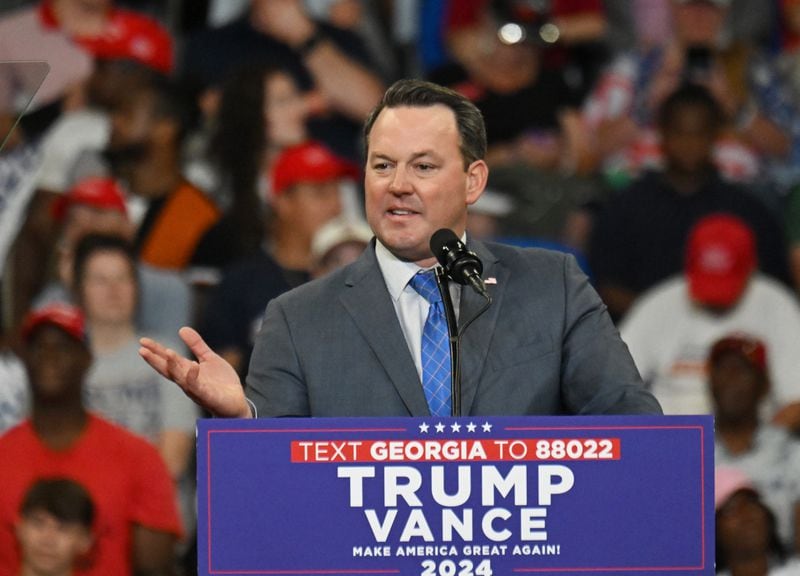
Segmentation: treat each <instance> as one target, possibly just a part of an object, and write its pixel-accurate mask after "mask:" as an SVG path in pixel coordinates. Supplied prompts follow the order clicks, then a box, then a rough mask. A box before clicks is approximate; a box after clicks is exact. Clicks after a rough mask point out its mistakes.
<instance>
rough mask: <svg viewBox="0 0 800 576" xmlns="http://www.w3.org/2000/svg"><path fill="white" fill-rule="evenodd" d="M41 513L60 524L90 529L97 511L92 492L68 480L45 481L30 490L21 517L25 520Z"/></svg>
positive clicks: (37, 482) (21, 509)
mask: <svg viewBox="0 0 800 576" xmlns="http://www.w3.org/2000/svg"><path fill="white" fill-rule="evenodd" d="M40 510H41V511H44V512H47V513H48V514H51V515H52V516H54V517H55V518H57V519H58V520H60V521H61V522H69V523H75V524H80V525H81V526H85V527H86V528H91V526H92V522H94V515H95V507H94V502H92V498H91V496H89V492H88V491H87V490H86V488H84V487H83V486H81V485H80V484H78V483H77V482H75V481H74V480H70V479H69V478H42V479H40V480H37V481H36V482H34V483H33V484H32V485H31V486H30V487H29V488H28V490H27V492H26V493H25V497H24V498H23V500H22V504H21V505H20V510H19V512H20V515H21V516H23V517H25V516H29V515H31V514H33V513H34V512H37V511H40Z"/></svg>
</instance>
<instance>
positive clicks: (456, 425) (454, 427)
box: [450, 422, 461, 432]
mask: <svg viewBox="0 0 800 576" xmlns="http://www.w3.org/2000/svg"><path fill="white" fill-rule="evenodd" d="M450 430H452V431H453V432H461V424H459V423H458V422H453V423H452V424H450Z"/></svg>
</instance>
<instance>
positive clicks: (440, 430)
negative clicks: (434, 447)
mask: <svg viewBox="0 0 800 576" xmlns="http://www.w3.org/2000/svg"><path fill="white" fill-rule="evenodd" d="M436 432H437V433H441V432H444V424H442V423H441V422H439V423H438V424H437V425H436Z"/></svg>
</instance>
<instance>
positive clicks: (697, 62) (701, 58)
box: [684, 45, 711, 82]
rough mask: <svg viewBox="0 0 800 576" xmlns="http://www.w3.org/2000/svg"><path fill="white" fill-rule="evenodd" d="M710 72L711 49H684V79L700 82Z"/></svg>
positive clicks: (698, 47) (703, 46)
mask: <svg viewBox="0 0 800 576" xmlns="http://www.w3.org/2000/svg"><path fill="white" fill-rule="evenodd" d="M710 72H711V48H709V47H708V46H706V45H695V46H689V47H688V48H687V49H686V63H685V67H684V77H685V78H686V79H687V80H689V81H693V82H702V81H704V80H706V79H707V78H708V75H709V73H710Z"/></svg>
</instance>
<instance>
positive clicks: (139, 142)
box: [106, 91, 156, 180]
mask: <svg viewBox="0 0 800 576" xmlns="http://www.w3.org/2000/svg"><path fill="white" fill-rule="evenodd" d="M153 106H154V103H153V95H152V94H150V93H148V92H147V91H136V92H134V93H130V94H128V95H127V96H126V97H124V98H122V99H121V101H120V102H118V103H117V105H116V106H115V107H114V109H113V110H112V112H111V135H110V137H109V143H108V146H107V148H106V155H107V157H108V159H109V161H110V163H111V168H112V171H113V172H114V175H115V176H117V177H120V178H123V179H126V180H130V179H131V178H132V177H133V174H134V171H135V169H136V168H137V167H138V166H139V165H140V164H141V163H142V162H143V161H144V160H145V159H146V158H147V155H148V153H149V151H150V144H151V139H150V135H151V132H152V130H153V127H154V125H155V121H156V119H155V116H154V113H153Z"/></svg>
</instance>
